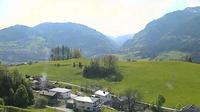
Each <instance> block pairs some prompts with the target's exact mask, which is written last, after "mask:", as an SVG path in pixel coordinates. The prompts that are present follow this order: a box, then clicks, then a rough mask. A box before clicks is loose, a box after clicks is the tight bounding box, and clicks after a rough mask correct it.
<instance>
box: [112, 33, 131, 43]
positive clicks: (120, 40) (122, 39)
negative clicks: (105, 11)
mask: <svg viewBox="0 0 200 112" xmlns="http://www.w3.org/2000/svg"><path fill="white" fill-rule="evenodd" d="M133 36H134V34H126V35H121V36H118V37H115V38H113V40H114V41H115V42H116V43H117V44H118V45H119V46H122V45H123V44H124V43H125V42H126V41H127V40H129V39H132V38H133Z"/></svg>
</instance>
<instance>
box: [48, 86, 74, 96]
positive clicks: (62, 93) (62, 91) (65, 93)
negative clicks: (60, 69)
mask: <svg viewBox="0 0 200 112" xmlns="http://www.w3.org/2000/svg"><path fill="white" fill-rule="evenodd" d="M49 91H52V92H56V93H57V94H58V98H60V99H68V98H70V96H71V90H70V89H66V88H58V87H57V88H53V89H50V90H49Z"/></svg>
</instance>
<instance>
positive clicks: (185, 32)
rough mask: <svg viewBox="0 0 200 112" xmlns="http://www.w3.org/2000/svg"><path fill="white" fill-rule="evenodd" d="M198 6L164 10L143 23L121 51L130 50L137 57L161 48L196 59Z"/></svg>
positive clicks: (199, 41) (152, 54)
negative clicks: (162, 13) (167, 11)
mask: <svg viewBox="0 0 200 112" xmlns="http://www.w3.org/2000/svg"><path fill="white" fill-rule="evenodd" d="M199 23H200V7H194V8H186V9H185V10H180V11H175V12H172V13H168V14H166V15H165V16H163V17H161V18H159V19H157V20H154V21H152V22H150V23H149V24H147V26H146V27H145V29H143V30H142V31H140V32H139V33H137V34H135V36H134V38H133V39H132V40H129V41H127V42H126V43H125V44H124V45H123V48H122V51H123V52H124V53H129V52H133V55H136V56H137V55H139V56H140V57H141V58H151V59H153V58H155V57H157V56H159V55H160V54H161V53H163V52H171V51H174V52H182V53H185V54H190V55H191V56H192V59H193V60H194V61H200V58H199V52H200V48H199V45H200V33H199V32H200V30H199V29H200V27H199Z"/></svg>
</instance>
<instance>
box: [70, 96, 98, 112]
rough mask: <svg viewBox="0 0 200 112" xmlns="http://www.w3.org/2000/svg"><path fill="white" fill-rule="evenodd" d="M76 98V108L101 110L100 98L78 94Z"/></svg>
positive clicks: (90, 111)
mask: <svg viewBox="0 0 200 112" xmlns="http://www.w3.org/2000/svg"><path fill="white" fill-rule="evenodd" d="M73 99H74V108H75V109H77V110H81V111H89V112H98V111H100V107H101V105H100V99H99V98H95V97H88V96H77V97H75V98H73Z"/></svg>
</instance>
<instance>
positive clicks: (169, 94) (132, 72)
mask: <svg viewBox="0 0 200 112" xmlns="http://www.w3.org/2000/svg"><path fill="white" fill-rule="evenodd" d="M79 61H80V62H82V63H84V64H87V63H88V61H87V60H83V59H80V60H68V61H56V62H40V63H36V64H33V65H23V66H17V67H12V68H17V69H19V70H20V72H22V73H24V74H30V75H37V74H43V75H47V76H48V78H49V79H51V80H59V81H66V82H71V83H75V84H79V85H82V84H84V83H86V82H87V83H89V84H100V85H103V86H104V87H107V88H111V89H112V91H113V92H114V93H116V94H120V93H122V92H123V91H124V90H125V89H127V88H133V89H137V90H139V91H140V92H141V94H142V96H143V99H144V101H146V102H149V103H152V102H153V101H155V99H156V97H157V95H158V94H162V95H164V96H165V98H166V99H167V102H166V106H169V107H179V106H183V105H186V104H196V105H198V106H200V99H199V97H200V65H198V64H192V63H186V62H167V61H164V62H154V61H143V62H119V69H120V71H121V73H122V74H123V76H124V79H123V80H122V81H121V82H108V81H105V80H88V79H85V78H83V77H82V75H81V74H82V70H81V69H79V68H78V67H76V68H73V66H72V64H73V62H76V63H78V62H79ZM58 63H59V64H60V67H57V66H55V64H58Z"/></svg>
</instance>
